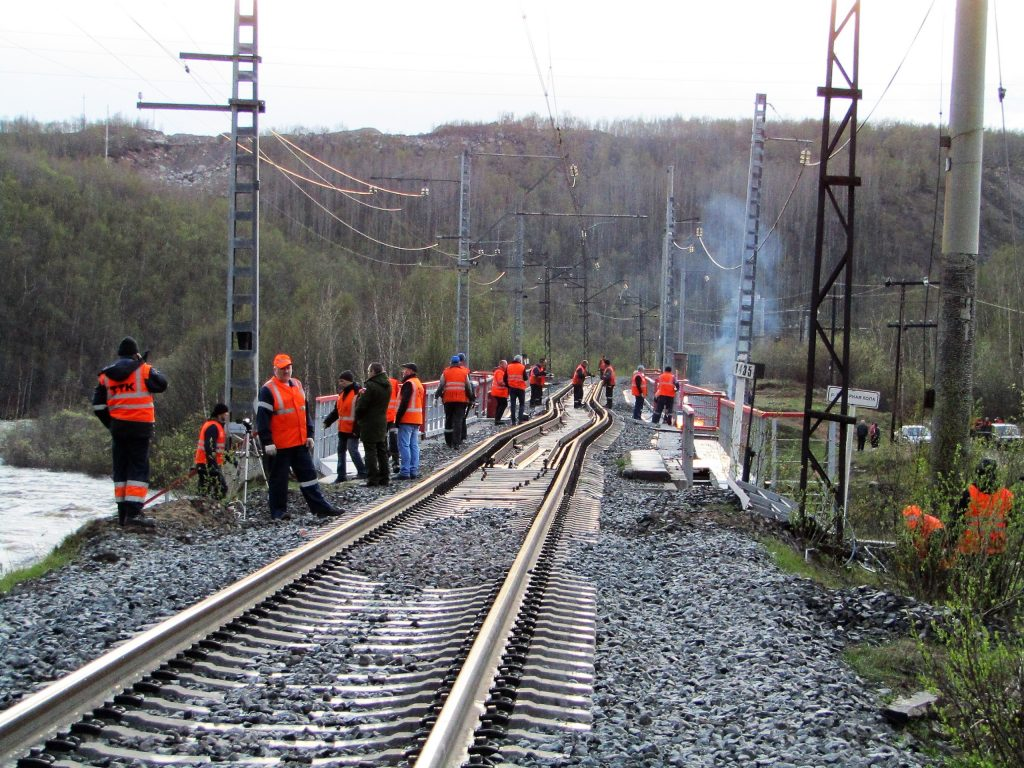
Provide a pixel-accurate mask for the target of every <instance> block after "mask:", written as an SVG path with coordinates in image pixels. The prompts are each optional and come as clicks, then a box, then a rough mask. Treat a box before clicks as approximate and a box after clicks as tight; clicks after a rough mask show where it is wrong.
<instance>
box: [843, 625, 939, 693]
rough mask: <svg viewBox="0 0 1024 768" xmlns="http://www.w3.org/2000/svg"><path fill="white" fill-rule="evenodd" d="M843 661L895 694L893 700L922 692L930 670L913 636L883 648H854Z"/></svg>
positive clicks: (863, 645)
mask: <svg viewBox="0 0 1024 768" xmlns="http://www.w3.org/2000/svg"><path fill="white" fill-rule="evenodd" d="M843 658H844V659H845V660H846V663H847V664H849V665H850V666H851V667H852V668H853V671H854V672H856V673H857V674H858V675H860V676H861V677H863V678H864V679H865V680H867V681H869V682H871V683H874V684H876V685H879V686H882V687H884V688H888V689H890V690H891V691H893V694H894V698H895V697H898V696H901V695H904V694H908V693H913V692H915V691H919V690H921V687H922V685H921V678H922V676H923V675H924V674H925V672H926V668H927V662H926V661H925V658H924V655H923V654H922V653H921V647H920V645H919V644H918V641H917V640H915V639H914V638H910V637H904V638H900V639H898V640H894V641H892V642H890V643H883V644H882V645H871V644H869V643H859V644H857V645H851V646H850V647H849V648H847V649H846V650H845V651H843Z"/></svg>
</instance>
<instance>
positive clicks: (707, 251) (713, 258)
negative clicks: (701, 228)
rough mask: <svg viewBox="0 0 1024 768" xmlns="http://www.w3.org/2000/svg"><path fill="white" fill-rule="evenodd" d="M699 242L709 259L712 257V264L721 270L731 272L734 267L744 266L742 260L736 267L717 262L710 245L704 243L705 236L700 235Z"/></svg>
mask: <svg viewBox="0 0 1024 768" xmlns="http://www.w3.org/2000/svg"><path fill="white" fill-rule="evenodd" d="M697 242H698V243H700V247H701V248H703V249H704V253H705V254H706V255H707V257H708V259H710V260H711V263H712V264H714V265H715V266H716V267H718V268H719V269H721V270H723V271H725V272H731V271H732V270H734V269H739V268H740V267H742V266H743V263H742V262H740V263H739V264H737V265H736V266H735V267H727V266H725V265H724V264H719V263H718V262H717V261H716V260H715V257H714V256H712V255H711V252H710V251H709V250H708V247H707V245H705V243H704V238H703V237H698V238H697ZM673 245H675V244H674V243H673Z"/></svg>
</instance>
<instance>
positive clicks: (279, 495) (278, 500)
mask: <svg viewBox="0 0 1024 768" xmlns="http://www.w3.org/2000/svg"><path fill="white" fill-rule="evenodd" d="M267 465H268V466H267V489H268V491H269V493H268V495H269V497H270V517H271V518H273V519H274V520H279V519H281V518H282V517H284V513H285V512H287V511H288V475H289V473H290V472H291V471H293V470H294V472H295V478H296V479H297V480H298V481H299V490H300V491H302V497H303V498H304V499H305V500H306V504H307V505H308V506H309V511H310V512H312V513H314V514H317V515H326V514H331V512H332V511H333V509H334V508H333V507H332V506H331V505H330V503H329V502H328V501H327V499H325V498H324V495H323V493H321V492H320V481H319V480H318V479H317V476H316V468H315V467H314V466H313V456H312V454H310V452H309V449H308V448H306V446H304V445H296V446H295V447H294V448H278V449H277V453H276V454H275V455H273V456H269V457H267Z"/></svg>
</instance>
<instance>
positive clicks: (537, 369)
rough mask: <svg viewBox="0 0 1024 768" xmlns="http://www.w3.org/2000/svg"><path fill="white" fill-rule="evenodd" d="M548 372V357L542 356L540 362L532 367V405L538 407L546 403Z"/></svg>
mask: <svg viewBox="0 0 1024 768" xmlns="http://www.w3.org/2000/svg"><path fill="white" fill-rule="evenodd" d="M547 373H548V359H547V358H546V357H542V358H541V359H540V362H539V363H537V364H536V365H535V366H533V368H531V369H530V407H531V408H536V407H537V406H539V405H543V404H544V379H545V377H546V376H547Z"/></svg>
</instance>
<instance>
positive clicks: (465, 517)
mask: <svg viewBox="0 0 1024 768" xmlns="http://www.w3.org/2000/svg"><path fill="white" fill-rule="evenodd" d="M566 394H567V393H566V391H564V390H563V391H562V392H560V393H558V394H557V395H555V396H553V397H552V399H551V402H550V404H549V407H548V409H547V410H546V411H545V413H544V415H543V416H541V417H538V418H535V419H533V420H531V421H529V422H526V423H524V424H521V425H520V426H518V427H515V428H513V429H510V430H506V431H504V432H501V433H499V434H497V435H495V436H494V437H492V438H491V439H489V440H487V441H486V442H484V443H482V444H480V445H479V446H477V447H475V448H474V449H472V450H471V451H469V452H468V453H467V454H465V455H464V456H462V457H460V458H459V459H458V460H457V461H454V462H452V463H451V464H449V465H448V466H447V467H445V468H444V469H442V470H441V471H440V472H437V473H435V474H434V475H431V476H430V477H427V478H425V479H423V480H422V481H420V482H419V483H417V484H416V485H414V486H412V487H409V488H408V489H405V490H403V491H401V492H400V493H396V494H395V495H393V496H391V497H389V498H387V499H385V500H383V501H381V502H379V503H377V504H375V505H373V506H371V507H369V508H368V509H366V510H364V511H362V512H360V513H359V514H357V515H356V516H354V517H352V518H351V519H348V520H345V521H343V522H339V523H337V524H335V525H333V526H332V527H325V528H324V529H323V530H322V531H321V532H319V534H318V535H317V536H316V537H315V538H314V540H312V541H311V542H309V544H307V545H305V546H304V547H301V548H299V549H297V550H295V551H293V552H291V553H289V554H288V555H286V556H284V557H282V558H280V559H279V560H277V561H275V562H274V563H271V564H269V565H267V566H266V567H264V568H262V569H260V570H259V571H256V572H255V573H253V574H251V575H250V576H248V577H246V578H245V579H242V580H240V581H238V582H237V583H235V584H233V585H232V586H230V587H227V588H225V589H223V590H221V591H220V592H218V593H216V594H214V595H212V596H210V597H209V598H207V599H206V600H203V601H202V602H200V603H198V604H196V605H194V606H192V607H191V608H189V609H187V610H185V611H183V612H181V613H179V614H177V615H175V616H172V617H170V618H168V619H167V620H165V621H163V622H161V623H160V624H159V625H157V626H155V627H153V628H151V629H149V630H147V631H145V632H142V633H141V634H139V635H137V636H136V637H134V638H132V639H131V640H129V641H128V642H126V643H124V644H123V645H121V646H119V647H117V648H114V649H112V650H110V651H109V652H107V653H106V654H105V655H103V656H102V657H100V658H98V659H96V660H95V661H93V662H91V663H89V664H87V665H86V666H85V667H83V668H81V669H80V670H78V671H76V672H74V673H72V674H70V675H68V676H67V677H65V678H63V679H61V680H58V681H56V682H55V683H53V684H51V685H50V686H48V687H47V688H45V689H43V690H41V691H39V692H38V693H36V694H34V695H32V696H29V697H28V698H26V699H24V700H23V701H21V702H19V703H18V704H16V705H15V706H13V707H11V708H10V709H9V710H7V711H5V712H0V760H2V761H3V762H4V763H5V764H15V763H16V764H17V765H18V766H19V767H20V768H44V767H45V766H73V765H104V766H107V765H130V764H142V765H145V764H150V765H175V764H200V763H227V764H232V763H234V764H247V765H254V764H259V765H273V764H277V763H286V762H288V763H293V762H300V763H307V764H316V765H339V766H340V765H375V766H384V765H394V766H457V765H464V764H470V765H494V764H497V763H498V762H500V761H502V760H504V759H514V756H515V752H516V750H520V749H523V747H522V744H523V743H524V740H525V741H526V742H527V743H528V742H529V733H530V731H531V730H534V729H535V730H537V731H538V732H550V731H551V730H552V729H558V728H586V727H587V725H588V723H589V718H590V708H589V696H590V685H591V682H592V676H593V667H592V663H593V642H594V640H593V616H594V595H593V593H592V588H591V587H589V586H588V585H586V584H585V583H584V582H582V581H580V580H579V579H576V578H575V577H574V576H573V575H572V574H571V572H570V571H569V570H568V569H566V568H565V567H564V562H563V561H564V550H565V547H566V542H567V541H570V540H571V539H572V538H573V537H578V536H586V535H589V534H591V533H593V532H594V530H595V529H596V517H597V511H598V505H597V502H596V500H594V499H593V496H591V501H590V502H587V501H586V500H585V498H584V497H586V489H587V486H588V484H590V485H594V483H593V481H592V480H589V481H588V479H587V474H586V471H585V469H584V467H585V457H586V451H587V449H588V446H590V445H592V444H593V443H594V442H595V441H596V440H598V439H599V438H600V437H601V435H602V434H605V433H606V430H607V429H608V427H609V425H610V423H611V417H610V414H609V413H607V412H606V411H605V409H603V408H602V407H601V406H600V404H599V403H597V402H595V401H594V399H593V397H591V398H590V403H589V405H590V407H588V408H584V409H574V408H572V407H569V408H568V409H567V408H565V407H564V403H565V401H566V399H567V398H566ZM591 394H593V393H591ZM596 485H597V487H598V488H599V487H600V485H599V484H596ZM581 490H582V493H581ZM574 493H575V494H576V498H575V500H574V497H573V494H574ZM581 499H582V500H581ZM403 546H405V547H406V548H405V549H403ZM371 564H372V567H371ZM441 565H443V566H444V567H443V568H440V569H439V572H440V571H443V572H444V573H445V574H447V575H446V576H439V573H435V571H434V569H435V567H439V566H441ZM196 567H201V564H200V563H197V564H196ZM453 574H454V575H453Z"/></svg>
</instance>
